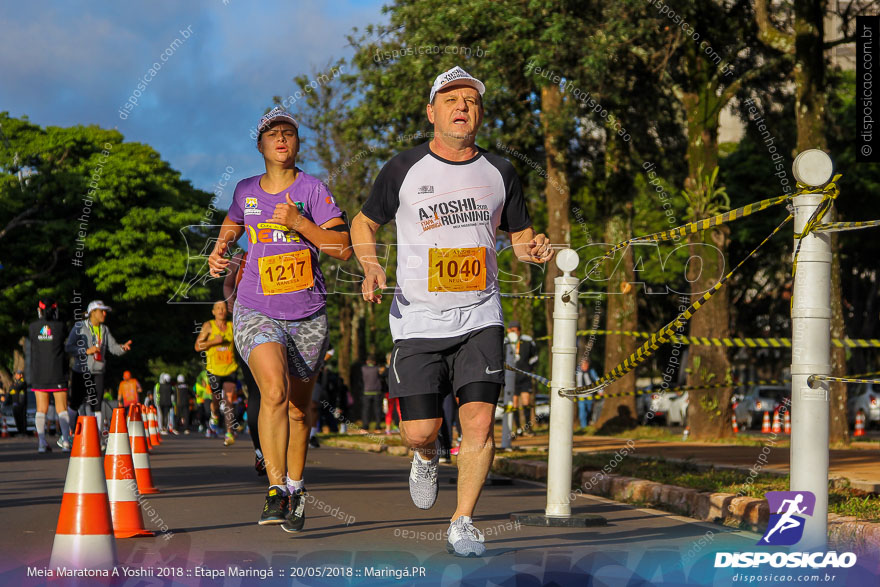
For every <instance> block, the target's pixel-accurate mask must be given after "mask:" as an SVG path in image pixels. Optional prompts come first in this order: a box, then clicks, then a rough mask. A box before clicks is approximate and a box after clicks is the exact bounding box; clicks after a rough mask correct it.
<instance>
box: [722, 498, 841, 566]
mask: <svg viewBox="0 0 880 587" xmlns="http://www.w3.org/2000/svg"><path fill="white" fill-rule="evenodd" d="M765 497H766V498H767V504H768V505H769V506H770V512H771V514H770V520H769V522H768V523H767V531H766V532H764V535H763V536H761V539H760V540H758V545H760V546H792V545H794V544H797V543H798V542H799V541H800V540H801V538H802V537H803V535H804V523H805V522H806V516H812V515H813V510H814V509H815V507H816V496H815V495H814V494H813V493H812V492H810V491H768V492H767V493H766V494H765ZM856 559H857V557H856V555H855V553H852V552H842V553H840V554H838V553H837V552H835V551H829V552H717V553H715V568H719V567H735V568H750V567H751V568H754V567H758V566H760V565H762V564H769V565H770V566H771V567H775V568H781V567H786V568H798V567H801V568H804V567H810V568H813V569H821V568H826V567H833V568H849V567H851V566H853V565H855V564H856Z"/></svg>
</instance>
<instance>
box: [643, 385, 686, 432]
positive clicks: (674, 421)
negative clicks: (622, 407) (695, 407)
mask: <svg viewBox="0 0 880 587" xmlns="http://www.w3.org/2000/svg"><path fill="white" fill-rule="evenodd" d="M645 397H646V398H647V401H646V406H647V409H646V410H645V412H644V413H643V414H640V415H639V417H640V420H641V422H642V423H643V424H651V423H655V424H665V425H666V426H684V425H685V424H687V409H688V393H687V392H686V391H685V392H680V391H678V392H673V391H661V390H657V391H655V392H654V393H652V394H650V395H646V396H645ZM649 413H653V417H650V416H649Z"/></svg>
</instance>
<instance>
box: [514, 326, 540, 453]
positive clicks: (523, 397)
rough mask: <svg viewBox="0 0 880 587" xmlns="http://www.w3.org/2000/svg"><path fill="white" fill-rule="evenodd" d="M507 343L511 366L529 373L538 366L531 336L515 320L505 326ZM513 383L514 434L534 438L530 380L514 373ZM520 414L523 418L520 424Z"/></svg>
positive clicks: (536, 351) (536, 352) (536, 349)
mask: <svg viewBox="0 0 880 587" xmlns="http://www.w3.org/2000/svg"><path fill="white" fill-rule="evenodd" d="M507 341H508V343H509V344H510V345H512V346H513V349H514V353H515V354H516V358H515V361H516V362H515V363H514V365H513V366H514V367H516V368H517V369H521V370H523V371H528V372H529V373H531V372H532V371H533V370H534V368H535V365H537V364H538V348H537V346H536V345H535V341H534V340H533V339H532V337H531V336H529V335H528V334H523V333H522V327H521V326H520V323H519V322H518V321H516V320H511V321H510V324H508V326H507ZM513 381H514V383H513V410H514V411H513V422H514V425H515V427H516V433H517V434H518V435H520V436H534V434H535V433H534V432H533V431H532V429H533V428H534V422H533V421H532V418H533V412H532V404H533V403H534V402H533V401H532V395H533V394H532V378H531V377H529V376H528V375H523V374H522V373H516V375H515V376H514V380H513ZM520 414H522V417H523V420H522V424H521V423H520Z"/></svg>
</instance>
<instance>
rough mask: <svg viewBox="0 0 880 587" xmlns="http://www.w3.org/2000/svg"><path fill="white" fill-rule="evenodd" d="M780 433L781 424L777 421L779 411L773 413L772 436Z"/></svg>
mask: <svg viewBox="0 0 880 587" xmlns="http://www.w3.org/2000/svg"><path fill="white" fill-rule="evenodd" d="M780 432H782V422H780V421H779V410H774V411H773V434H779V433H780Z"/></svg>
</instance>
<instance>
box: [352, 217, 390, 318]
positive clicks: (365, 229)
mask: <svg viewBox="0 0 880 587" xmlns="http://www.w3.org/2000/svg"><path fill="white" fill-rule="evenodd" d="M378 230H379V224H378V223H376V222H373V221H372V220H370V219H369V218H367V217H366V216H364V214H363V213H362V212H359V213H358V215H357V216H355V217H354V220H352V221H351V243H352V245H351V248H352V249H354V254H355V255H356V256H357V259H358V262H359V263H360V264H361V267H362V268H363V270H364V281H363V283H361V292H362V293H363V296H364V299H365V300H367V301H368V302H374V303H377V304H378V303H379V302H381V301H382V294H381V293H377V292H376V290H377V289H378V290H380V292H381V290H382V289H384V288H385V270H384V269H383V268H382V265H381V264H380V263H379V259H378V258H377V256H376V232H377V231H378Z"/></svg>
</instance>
